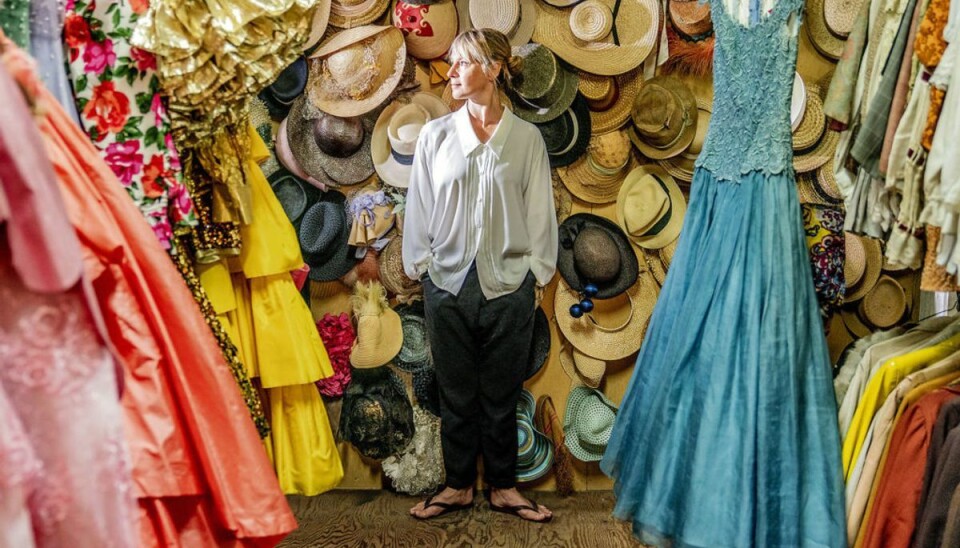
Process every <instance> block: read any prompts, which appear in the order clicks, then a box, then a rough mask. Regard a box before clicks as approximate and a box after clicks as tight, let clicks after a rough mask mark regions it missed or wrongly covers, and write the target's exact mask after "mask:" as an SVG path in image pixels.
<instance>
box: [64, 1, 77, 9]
mask: <svg viewBox="0 0 960 548" xmlns="http://www.w3.org/2000/svg"><path fill="white" fill-rule="evenodd" d="M76 5H77V2H76V0H67V5H66V6H64V8H63V9H64V11H73V8H74V7H76Z"/></svg>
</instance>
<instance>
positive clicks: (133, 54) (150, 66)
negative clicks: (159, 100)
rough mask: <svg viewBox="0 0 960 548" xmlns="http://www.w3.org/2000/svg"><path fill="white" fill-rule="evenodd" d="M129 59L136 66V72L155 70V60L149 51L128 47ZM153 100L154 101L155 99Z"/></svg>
mask: <svg viewBox="0 0 960 548" xmlns="http://www.w3.org/2000/svg"><path fill="white" fill-rule="evenodd" d="M130 59H133V61H134V62H135V63H136V64H137V70H138V71H139V72H147V71H148V70H157V58H156V57H154V56H153V54H152V53H150V52H149V51H146V50H142V49H140V48H138V47H136V46H130ZM154 100H156V97H155V98H154Z"/></svg>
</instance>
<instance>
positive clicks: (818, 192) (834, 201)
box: [797, 167, 843, 207]
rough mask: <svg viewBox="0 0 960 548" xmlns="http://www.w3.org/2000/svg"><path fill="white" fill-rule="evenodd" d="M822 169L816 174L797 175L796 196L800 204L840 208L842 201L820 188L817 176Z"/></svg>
mask: <svg viewBox="0 0 960 548" xmlns="http://www.w3.org/2000/svg"><path fill="white" fill-rule="evenodd" d="M823 169H824V168H822V167H821V168H820V169H818V170H817V172H816V173H810V172H807V173H798V174H797V195H798V196H799V198H800V203H801V204H815V205H821V206H830V207H837V206H842V205H843V200H842V199H838V198H834V197H833V196H831V195H829V194H827V193H826V192H825V191H824V190H823V189H822V188H821V185H820V182H819V180H818V177H817V176H818V175H819V174H820V172H821V171H823Z"/></svg>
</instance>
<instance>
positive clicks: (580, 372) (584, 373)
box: [560, 344, 607, 388]
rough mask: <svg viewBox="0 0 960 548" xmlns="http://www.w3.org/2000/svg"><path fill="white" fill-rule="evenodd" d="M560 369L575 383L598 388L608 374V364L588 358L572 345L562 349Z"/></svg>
mask: <svg viewBox="0 0 960 548" xmlns="http://www.w3.org/2000/svg"><path fill="white" fill-rule="evenodd" d="M560 367H562V368H563V372H564V373H566V374H567V376H568V377H570V380H572V381H573V382H574V383H577V384H584V385H586V386H589V387H590V388H597V387H598V386H600V382H601V381H602V380H603V376H604V375H605V374H606V372H607V362H605V361H603V360H598V359H597V358H594V357H592V356H587V355H586V354H584V353H583V352H580V351H579V350H577V349H576V348H574V347H573V346H572V345H566V344H565V345H563V347H562V348H561V349H560Z"/></svg>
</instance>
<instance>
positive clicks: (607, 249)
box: [557, 213, 640, 310]
mask: <svg viewBox="0 0 960 548" xmlns="http://www.w3.org/2000/svg"><path fill="white" fill-rule="evenodd" d="M558 233H559V239H560V248H559V250H558V252H557V271H559V272H560V277H561V278H563V279H564V281H565V282H566V283H567V284H569V287H571V288H572V289H573V290H574V291H577V292H582V291H583V290H584V287H585V286H586V285H587V284H588V283H592V284H593V285H595V286H597V290H598V291H597V294H596V296H595V297H596V298H597V299H609V298H612V297H616V296H617V295H619V294H621V293H623V292H624V291H626V290H627V289H628V288H629V287H631V286H633V285H634V284H635V283H636V281H637V276H638V275H639V273H640V266H639V264H638V263H637V256H636V255H635V254H634V252H633V249H632V248H631V246H630V242H629V241H628V240H627V237H626V235H624V233H623V231H621V230H620V228H619V227H618V226H617V225H616V224H614V223H613V222H612V221H610V220H609V219H605V218H603V217H600V216H599V215H594V214H592V213H576V214H574V215H571V216H570V217H567V219H566V220H565V221H563V222H562V223H561V224H560V227H559V229H558ZM562 310H566V309H562Z"/></svg>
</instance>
